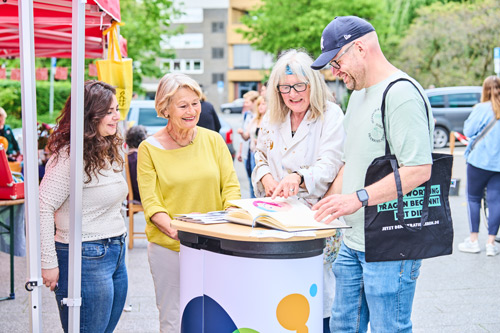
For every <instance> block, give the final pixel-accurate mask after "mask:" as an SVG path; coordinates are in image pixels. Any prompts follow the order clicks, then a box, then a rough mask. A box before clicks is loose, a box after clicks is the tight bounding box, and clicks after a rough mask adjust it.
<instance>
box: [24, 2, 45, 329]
mask: <svg viewBox="0 0 500 333" xmlns="http://www.w3.org/2000/svg"><path fill="white" fill-rule="evenodd" d="M18 10H19V44H20V45H19V47H20V56H21V59H20V61H21V91H22V92H21V105H22V114H23V137H24V140H23V141H24V146H23V152H24V175H25V177H26V178H25V182H24V192H25V193H26V198H25V205H24V207H25V208H24V209H25V217H26V238H27V247H28V249H27V250H28V251H27V255H28V258H27V259H28V260H27V266H28V267H27V273H28V284H29V285H30V287H29V289H32V291H31V293H30V313H31V316H30V324H31V325H30V326H31V332H41V331H42V290H41V288H42V287H43V283H42V277H41V276H42V271H41V262H40V218H39V205H38V155H37V154H38V150H37V148H38V144H37V128H36V85H35V39H34V22H33V0H28V1H19V3H18ZM28 284H27V286H28Z"/></svg>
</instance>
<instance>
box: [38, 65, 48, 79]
mask: <svg viewBox="0 0 500 333" xmlns="http://www.w3.org/2000/svg"><path fill="white" fill-rule="evenodd" d="M35 76H36V80H37V81H47V80H48V79H49V69H48V68H37V69H36V72H35Z"/></svg>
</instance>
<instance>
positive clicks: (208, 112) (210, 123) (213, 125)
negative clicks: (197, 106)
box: [198, 93, 221, 132]
mask: <svg viewBox="0 0 500 333" xmlns="http://www.w3.org/2000/svg"><path fill="white" fill-rule="evenodd" d="M206 99H207V96H205V94H203V93H202V95H201V113H200V120H199V121H198V126H200V127H205V128H208V129H210V130H212V131H216V132H219V131H220V127H221V125H220V121H219V116H218V115H217V112H215V109H214V106H213V105H212V103H210V102H207V101H206Z"/></svg>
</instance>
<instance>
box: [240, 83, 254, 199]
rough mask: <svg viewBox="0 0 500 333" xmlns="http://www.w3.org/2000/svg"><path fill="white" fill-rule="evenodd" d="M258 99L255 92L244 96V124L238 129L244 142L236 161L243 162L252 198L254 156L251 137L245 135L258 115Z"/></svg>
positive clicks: (241, 144)
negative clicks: (256, 102)
mask: <svg viewBox="0 0 500 333" xmlns="http://www.w3.org/2000/svg"><path fill="white" fill-rule="evenodd" d="M257 97H259V93H258V92H256V91H255V90H250V91H248V92H246V93H245V94H244V95H243V99H244V100H245V102H244V104H243V109H242V111H241V113H242V115H243V123H242V125H241V127H240V128H238V131H237V132H238V134H239V135H241V138H242V139H243V142H241V143H240V147H239V149H238V153H237V154H236V159H237V160H238V161H239V162H243V165H244V166H245V170H246V171H247V175H248V182H249V187H250V197H251V198H255V195H254V190H253V187H252V180H251V178H250V177H251V176H252V167H251V165H252V158H253V155H252V154H251V152H250V142H249V141H248V138H249V137H248V136H245V135H244V133H245V132H248V127H249V126H250V123H251V122H252V119H253V117H254V116H255V114H256V113H257V110H256V108H255V101H256V100H257Z"/></svg>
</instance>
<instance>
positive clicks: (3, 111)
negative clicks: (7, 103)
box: [0, 106, 7, 119]
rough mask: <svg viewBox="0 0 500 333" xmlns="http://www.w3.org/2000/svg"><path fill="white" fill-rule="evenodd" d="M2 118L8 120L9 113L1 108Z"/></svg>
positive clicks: (0, 115) (0, 114)
mask: <svg viewBox="0 0 500 333" xmlns="http://www.w3.org/2000/svg"><path fill="white" fill-rule="evenodd" d="M0 117H4V118H5V119H7V112H5V110H4V109H3V108H2V107H1V106H0Z"/></svg>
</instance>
